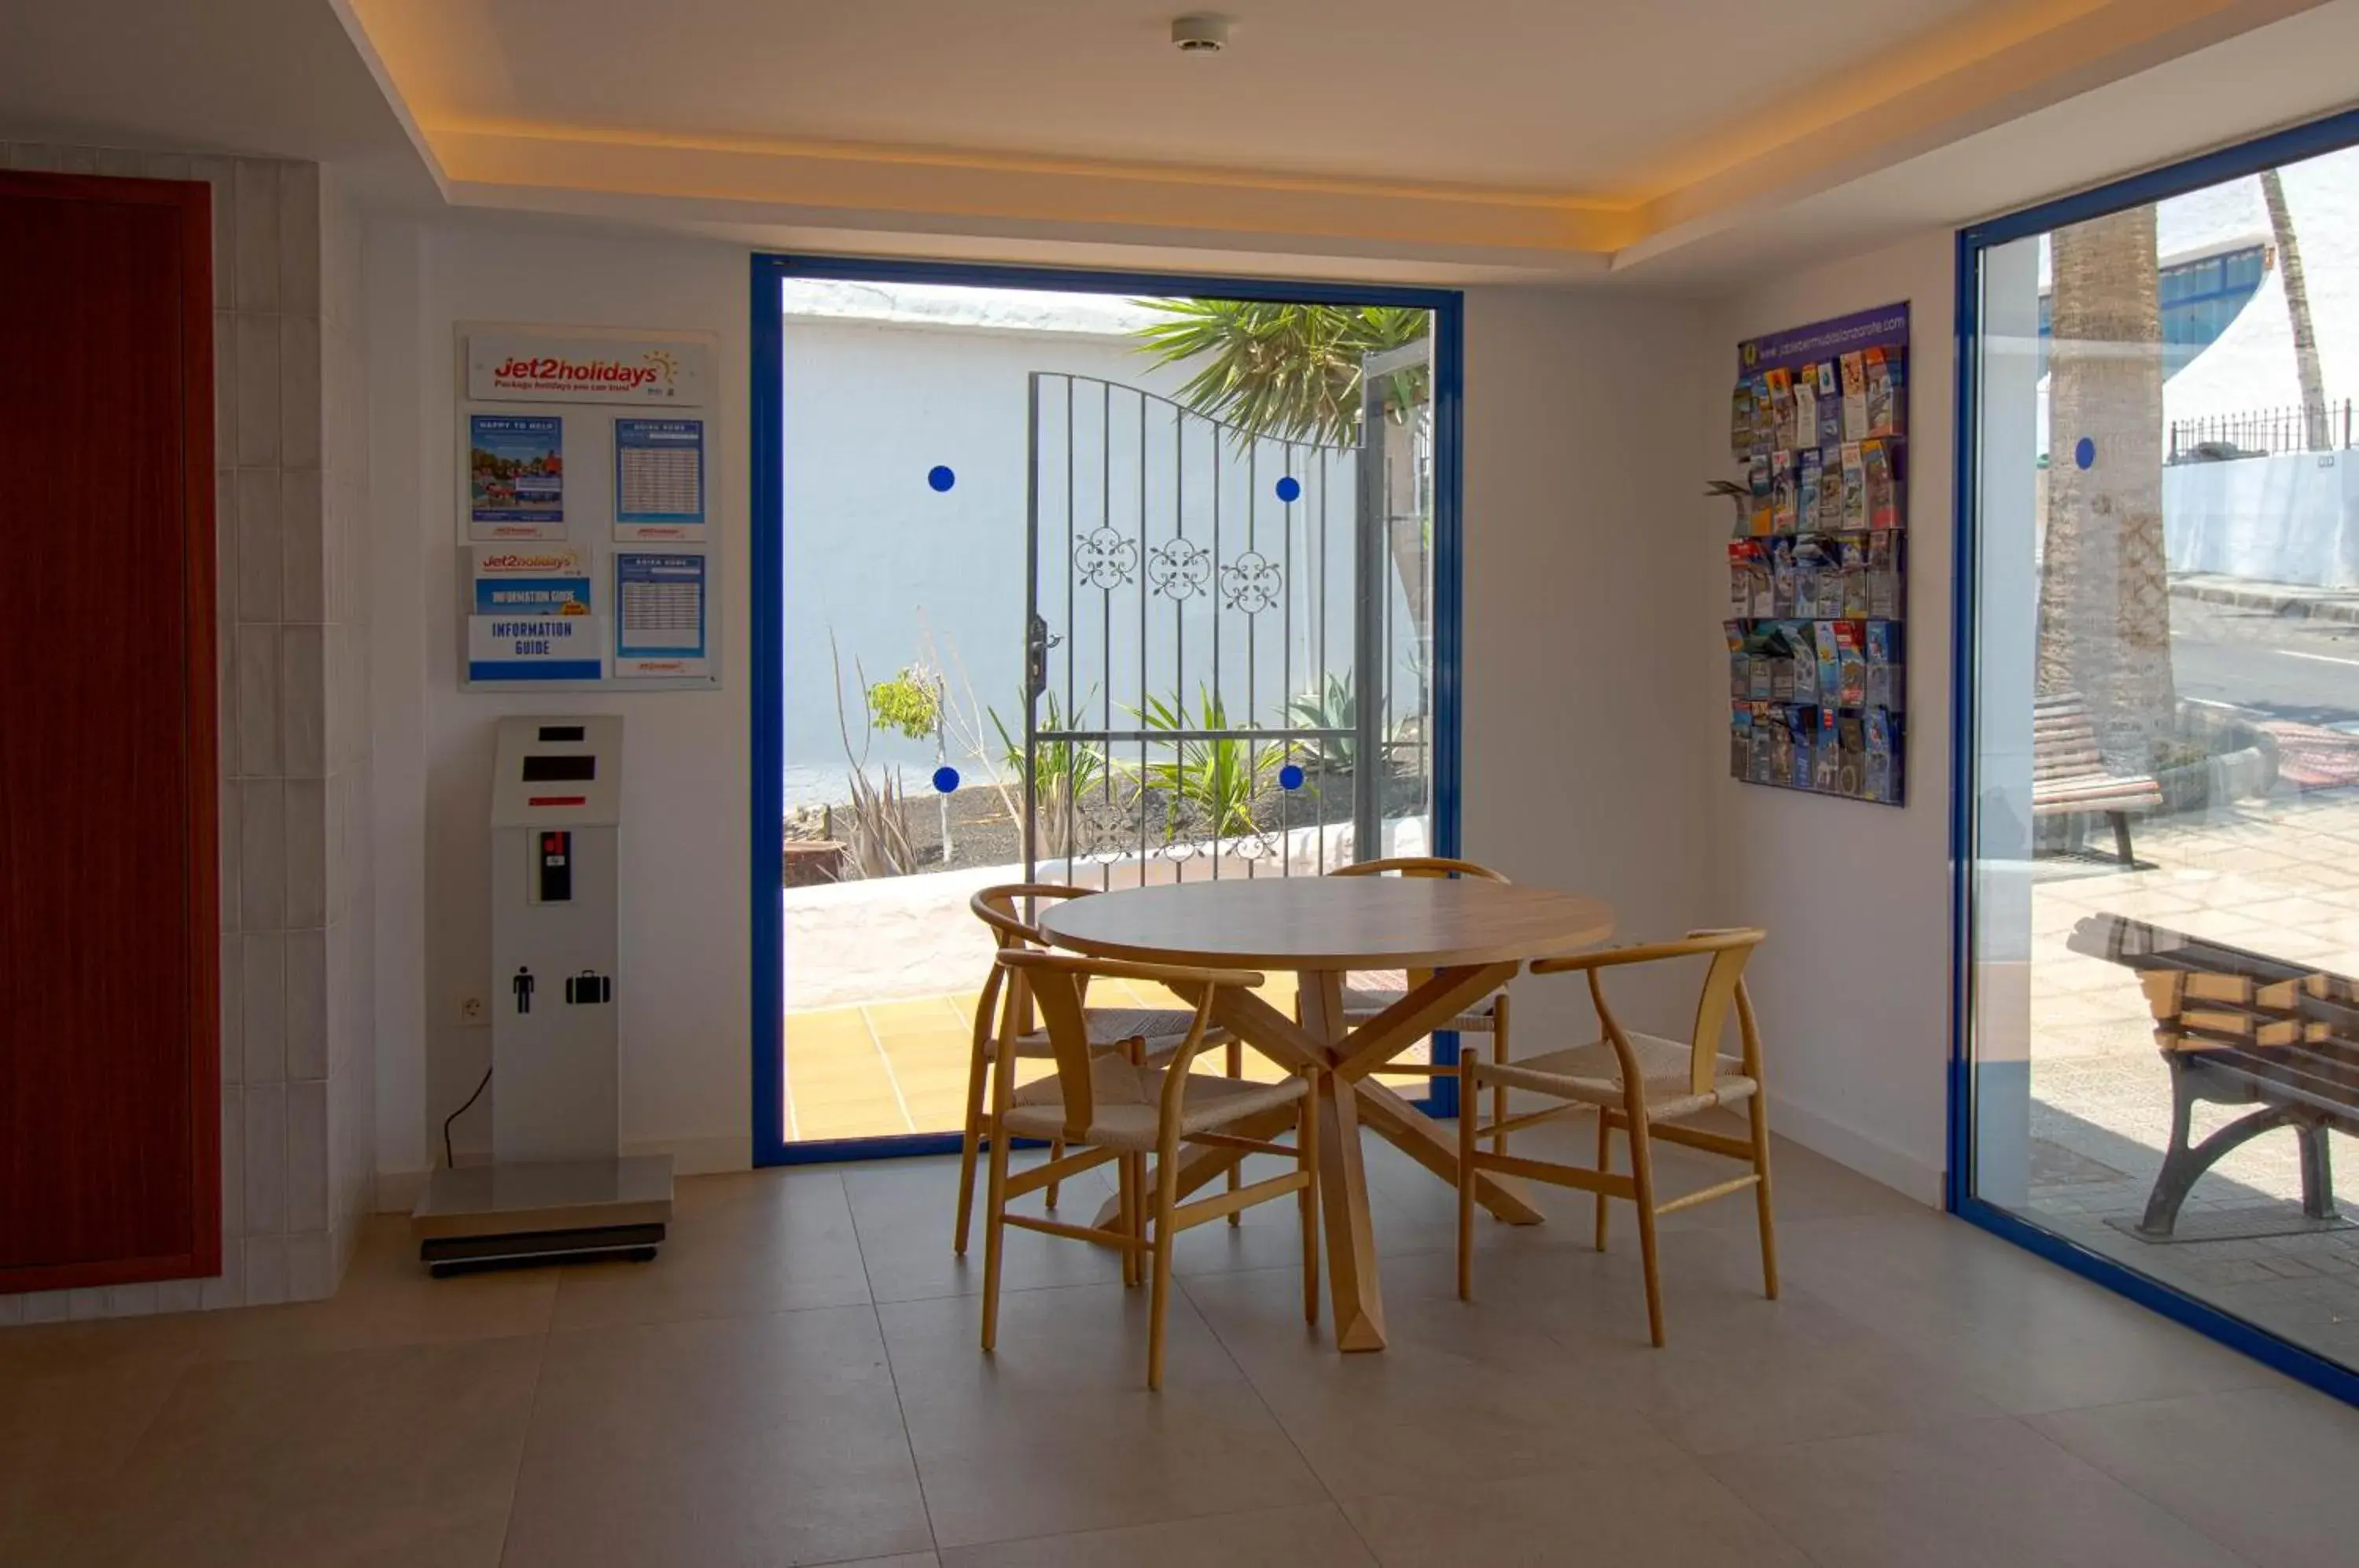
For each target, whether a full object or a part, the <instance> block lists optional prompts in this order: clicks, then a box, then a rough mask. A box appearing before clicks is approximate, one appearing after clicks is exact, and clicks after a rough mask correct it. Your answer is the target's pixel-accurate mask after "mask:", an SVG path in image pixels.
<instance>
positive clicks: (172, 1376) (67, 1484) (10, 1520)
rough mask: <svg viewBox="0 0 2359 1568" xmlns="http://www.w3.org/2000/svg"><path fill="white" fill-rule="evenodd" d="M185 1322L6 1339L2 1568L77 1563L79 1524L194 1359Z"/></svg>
mask: <svg viewBox="0 0 2359 1568" xmlns="http://www.w3.org/2000/svg"><path fill="white" fill-rule="evenodd" d="M188 1324H189V1320H186V1319H179V1320H174V1319H168V1318H167V1319H142V1320H139V1321H138V1322H136V1323H59V1324H55V1325H46V1326H40V1327H33V1328H11V1329H7V1330H5V1331H0V1563H9V1564H11V1568H16V1565H18V1564H31V1563H51V1562H57V1563H68V1562H71V1561H72V1557H71V1553H70V1551H69V1546H70V1542H71V1536H72V1532H73V1528H74V1522H75V1520H76V1519H79V1518H81V1517H82V1516H83V1515H84V1514H85V1513H86V1512H87V1511H88V1510H89V1508H91V1507H92V1505H93V1503H94V1502H95V1501H96V1499H97V1498H98V1497H101V1496H102V1495H103V1489H104V1487H105V1486H107V1484H108V1483H109V1482H110V1481H111V1479H112V1478H113V1477H114V1474H115V1472H116V1469H117V1467H118V1466H119V1465H121V1464H122V1463H123V1461H124V1460H125V1458H126V1457H128V1455H129V1454H131V1452H132V1450H133V1449H134V1447H135V1446H136V1444H137V1443H138V1441H139V1438H140V1436H141V1435H142V1434H143V1433H144V1432H146V1431H147V1427H148V1424H149V1423H150V1422H151V1421H154V1420H155V1417H156V1414H157V1412H158V1411H159V1410H162V1409H163V1407H164V1402H165V1400H166V1399H168V1398H170V1396H171V1393H172V1389H173V1388H174V1387H175V1385H177V1384H178V1382H179V1377H180V1374H181V1372H182V1371H183V1370H184V1369H185V1368H186V1367H188V1365H189V1364H190V1360H191V1359H192V1358H193V1356H194V1355H195V1348H194V1343H193V1337H192V1335H191V1334H190V1333H189V1332H188Z"/></svg>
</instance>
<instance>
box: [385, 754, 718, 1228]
mask: <svg viewBox="0 0 2359 1568" xmlns="http://www.w3.org/2000/svg"><path fill="white" fill-rule="evenodd" d="M493 767H494V772H493V778H492V823H491V826H492V990H491V995H490V996H489V997H488V998H487V1001H488V1003H489V1007H490V1010H491V1020H492V1080H491V1089H492V1154H493V1160H494V1163H492V1164H490V1165H474V1166H463V1167H459V1168H456V1169H447V1168H446V1169H442V1170H438V1171H435V1172H434V1173H433V1178H432V1180H431V1181H430V1182H429V1185H428V1189H427V1192H426V1195H425V1197H424V1198H423V1199H421V1200H420V1201H419V1205H418V1209H417V1212H416V1213H415V1214H413V1215H412V1216H411V1220H410V1225H411V1229H412V1230H413V1232H414V1233H415V1234H416V1235H417V1236H418V1239H419V1256H420V1257H421V1258H424V1259H425V1260H426V1261H427V1262H428V1263H429V1265H431V1266H433V1269H434V1272H435V1273H437V1274H446V1273H454V1272H458V1271H459V1270H462V1269H479V1268H485V1267H492V1266H497V1265H503V1264H515V1263H523V1262H528V1261H540V1260H554V1259H558V1258H585V1257H596V1256H608V1257H613V1256H624V1257H632V1258H641V1259H646V1258H653V1257H654V1256H655V1249H656V1247H657V1245H658V1243H660V1242H661V1241H662V1240H663V1237H664V1226H665V1225H666V1224H667V1223H669V1220H670V1218H671V1192H672V1180H671V1174H672V1173H671V1157H670V1156H669V1155H643V1156H636V1157H633V1158H629V1159H625V1158H623V1157H622V1155H621V1154H620V1152H619V1148H618V1142H619V1127H618V1122H617V1116H616V1113H615V1085H616V1054H615V1048H616V1036H615V1027H614V1019H615V1003H616V997H617V989H618V985H619V984H620V981H619V977H618V975H617V973H616V971H617V968H618V964H617V953H616V946H617V920H618V917H617V909H618V902H619V898H620V887H619V884H618V881H617V876H616V869H617V854H616V851H617V843H616V840H617V838H618V836H619V834H620V831H621V826H622V815H623V812H622V805H623V777H622V775H623V721H622V720H621V719H619V718H560V719H503V720H501V721H500V725H499V748H498V757H497V759H496V761H495V763H494V765H493Z"/></svg>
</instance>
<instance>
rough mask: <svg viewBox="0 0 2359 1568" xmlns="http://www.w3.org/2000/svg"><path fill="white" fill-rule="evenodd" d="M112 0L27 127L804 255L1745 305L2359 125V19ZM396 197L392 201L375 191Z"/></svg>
mask: <svg viewBox="0 0 2359 1568" xmlns="http://www.w3.org/2000/svg"><path fill="white" fill-rule="evenodd" d="M1225 4H1226V5H1227V7H1228V8H1230V9H1232V10H1234V12H1235V13H1236V15H1235V18H1234V36H1233V38H1232V41H1231V46H1230V48H1229V49H1227V50H1226V51H1224V52H1223V53H1221V54H1219V55H1216V56H1212V57H1203V56H1184V55H1181V54H1180V53H1179V52H1178V51H1177V50H1175V49H1173V48H1172V47H1171V45H1170V42H1169V36H1168V33H1169V23H1170V18H1171V15H1172V13H1173V12H1175V11H1177V10H1180V9H1182V8H1183V7H1184V5H1185V0H859V3H858V4H851V5H846V4H841V3H837V0H664V3H662V4H649V3H648V0H207V4H205V5H187V4H185V0H72V3H71V4H56V5H16V6H9V7H6V9H5V18H0V135H5V134H8V133H9V132H10V131H12V130H14V131H16V132H17V133H19V134H24V133H27V132H30V133H33V134H49V135H57V136H72V137H75V138H77V139H82V140H92V141H100V142H104V141H107V140H111V139H123V140H133V141H136V142H137V143H139V144H140V145H150V144H155V143H163V144H166V145H171V146H185V147H205V148H219V149H224V150H234V151H248V152H259V153H270V154H276V155H278V156H284V157H294V158H317V159H320V160H322V161H327V162H335V163H342V164H348V165H351V166H352V167H353V169H359V170H370V171H375V189H376V191H378V193H379V194H380V196H381V197H382V199H385V200H402V201H418V200H423V201H432V202H436V203H448V204H451V205H456V206H460V207H473V208H484V209H495V210H502V211H523V212H537V213H541V214H547V215H549V216H551V217H553V218H556V219H560V220H562V221H567V222H575V223H580V222H591V223H618V222H619V223H627V224H632V225H637V226H654V227H659V228H663V229H668V230H672V231H676V232H677V231H690V232H697V233H703V234H717V235H725V236H727V237H729V238H732V239H736V240H742V241H747V242H750V243H756V244H762V245H796V246H801V247H806V248H817V249H835V250H848V251H864V252H871V253H886V254H903V255H929V256H980V257H998V258H1005V259H1021V260H1046V261H1062V262H1069V263H1073V264H1082V265H1116V266H1120V265H1136V264H1137V263H1138V262H1139V261H1140V260H1141V259H1142V256H1143V255H1145V254H1147V253H1151V254H1152V257H1153V259H1154V260H1155V261H1156V263H1157V264H1158V265H1161V266H1170V267H1204V268H1217V269H1220V270H1226V271H1242V272H1253V271H1271V272H1298V273H1306V274H1310V273H1315V274H1320V275H1329V276H1337V277H1366V278H1404V279H1419V280H1430V281H1477V280H1484V279H1525V280H1539V281H1584V280H1586V281H1614V282H1622V283H1631V284H1646V283H1649V282H1658V283H1660V284H1663V285H1666V286H1673V287H1680V286H1694V285H1698V284H1701V283H1709V282H1712V281H1713V280H1716V279H1723V278H1727V277H1731V276H1734V275H1735V274H1737V273H1739V272H1741V271H1743V270H1745V268H1747V267H1758V266H1759V265H1761V264H1762V262H1763V261H1764V260H1765V259H1767V258H1768V257H1771V256H1784V255H1807V254H1810V253H1811V252H1813V251H1817V252H1824V251H1826V250H1828V249H1829V248H1831V247H1841V248H1857V247H1858V246H1859V245H1861V244H1863V243H1865V242H1868V241H1872V240H1873V239H1874V238H1875V237H1878V236H1879V235H1881V234H1884V233H1886V231H1890V232H1896V233H1897V232H1899V231H1900V230H1902V229H1906V228H1918V227H1922V226H1924V225H1925V224H1927V223H1954V222H1958V221H1962V220H1964V219H1968V218H1972V217H1974V216H1977V215H1980V214H1982V213H1984V212H1990V211H1994V210H1999V209H2003V208H2005V207H2007V206H2012V205H2019V204H2021V203H2023V202H2026V201H2031V200H2036V199H2038V197H2040V196H2044V195H2048V194H2050V193H2053V192H2055V191H2060V190H2063V189H2068V188H2070V187H2071V186H2074V185H2077V184H2082V183H2086V182H2089V181H2091V180H2099V179H2103V178H2104V177H2106V176H2108V175H2111V174H2114V173H2117V172H2119V171H2121V170H2122V169H2125V168H2127V167H2132V166H2135V165H2138V164H2145V163H2153V162H2159V161H2164V160H2167V159H2169V158H2174V157H2178V156H2182V155H2184V154H2186V153H2188V152H2190V151H2194V150H2199V149H2200V148H2201V147H2207V146H2212V145H2217V144H2218V143H2220V142H2223V141H2228V140H2233V139H2235V138H2237V137H2239V136H2245V135H2248V134H2250V133H2251V132H2253V131H2255V130H2257V129H2262V128H2267V127H2268V126H2270V125H2278V124H2284V123H2288V122H2289V121H2292V120H2295V119H2298V118H2301V117H2304V116H2307V115H2310V114H2316V113H2319V112H2322V111H2324V110H2327V109H2332V108H2337V107H2341V106H2343V105H2344V104H2345V103H2349V102H2351V101H2353V100H2354V98H2359V83H2354V82H2352V81H2351V80H2350V79H2349V72H2348V71H2347V69H2343V66H2342V63H2341V62H2344V61H2347V60H2350V59H2352V58H2354V51H2359V0H1777V3H1776V4H1771V5H1763V4H1760V3H1759V0H1647V3H1646V4H1634V3H1631V0H1452V3H1451V4H1449V5H1433V4H1431V0H1225ZM364 188H365V183H364Z"/></svg>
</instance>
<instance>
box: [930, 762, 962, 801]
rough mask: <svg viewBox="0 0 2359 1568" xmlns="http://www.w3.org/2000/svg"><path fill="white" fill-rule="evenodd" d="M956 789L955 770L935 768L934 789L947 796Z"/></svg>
mask: <svg viewBox="0 0 2359 1568" xmlns="http://www.w3.org/2000/svg"><path fill="white" fill-rule="evenodd" d="M958 787H959V776H958V769H957V768H935V769H934V788H935V789H939V790H940V791H941V792H942V793H943V794H945V795H948V794H951V793H952V792H954V791H955V790H956V789H958Z"/></svg>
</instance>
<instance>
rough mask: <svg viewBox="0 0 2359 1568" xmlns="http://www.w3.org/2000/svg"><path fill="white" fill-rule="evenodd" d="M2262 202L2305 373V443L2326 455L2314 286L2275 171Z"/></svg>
mask: <svg viewBox="0 0 2359 1568" xmlns="http://www.w3.org/2000/svg"><path fill="white" fill-rule="evenodd" d="M2261 200H2262V201H2265V202H2267V205H2268V209H2269V233H2270V234H2271V236H2272V237H2273V238H2274V239H2275V240H2276V241H2277V267H2278V268H2279V270H2280V271H2281V272H2282V273H2283V274H2284V276H2285V297H2286V316H2287V319H2288V321H2290V322H2291V323H2292V326H2293V363H2294V367H2295V369H2297V370H2298V371H2299V372H2300V374H2301V430H2302V443H2303V445H2305V446H2306V447H2308V448H2309V450H2310V451H2311V452H2324V451H2325V450H2326V449H2327V448H2328V447H2329V446H2330V445H2332V438H2331V437H2330V435H2329V433H2328V431H2327V428H2326V375H2325V372H2323V371H2322V370H2321V369H2320V368H2319V364H2318V328H2317V326H2316V324H2315V323H2313V322H2312V321H2311V320H2310V283H2309V280H2308V279H2307V278H2304V277H2303V276H2302V270H2301V246H2300V245H2299V244H2298V243H2297V242H2296V241H2295V239H2294V232H2293V209H2292V208H2290V207H2288V206H2287V205H2286V193H2285V181H2284V180H2282V179H2280V178H2279V177H2278V175H2277V170H2276V169H2263V170H2261Z"/></svg>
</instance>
